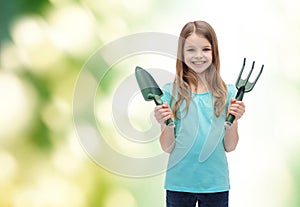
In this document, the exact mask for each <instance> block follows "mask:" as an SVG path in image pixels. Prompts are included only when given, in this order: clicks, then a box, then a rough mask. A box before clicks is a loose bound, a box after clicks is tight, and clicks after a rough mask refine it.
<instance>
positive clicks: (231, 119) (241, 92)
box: [225, 87, 245, 128]
mask: <svg viewBox="0 0 300 207" xmlns="http://www.w3.org/2000/svg"><path fill="white" fill-rule="evenodd" d="M244 94H245V87H241V88H239V90H238V92H237V94H236V96H235V99H236V100H238V101H241V100H243V97H244ZM234 119H235V116H234V115H232V114H228V116H227V117H226V121H225V127H226V128H229V127H230V126H231V124H232V123H233V122H234Z"/></svg>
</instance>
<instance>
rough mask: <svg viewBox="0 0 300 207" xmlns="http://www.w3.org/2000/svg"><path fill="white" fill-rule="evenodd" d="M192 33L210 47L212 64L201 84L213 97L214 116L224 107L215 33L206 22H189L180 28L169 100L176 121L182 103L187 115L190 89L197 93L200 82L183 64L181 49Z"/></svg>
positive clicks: (223, 84)
mask: <svg viewBox="0 0 300 207" xmlns="http://www.w3.org/2000/svg"><path fill="white" fill-rule="evenodd" d="M194 33H195V34H196V35H199V36H202V37H205V38H206V39H207V40H208V41H209V43H210V44H211V46H212V64H211V66H210V67H209V68H208V69H207V70H206V71H205V76H204V77H205V80H204V81H203V80H202V83H207V86H206V87H207V89H208V90H209V91H210V92H211V93H212V95H213V100H214V103H213V104H214V114H215V115H216V116H217V117H219V116H220V114H221V113H222V111H223V110H224V108H225V106H226V100H227V87H226V84H225V82H224V81H223V80H222V78H221V76H220V58H219V49H218V41H217V36H216V33H215V31H214V29H213V28H212V27H211V26H210V25H209V24H208V23H207V22H204V21H195V22H189V23H187V24H186V25H185V26H184V27H183V28H182V30H181V33H180V37H179V41H178V50H177V60H176V77H175V80H174V85H173V91H172V98H171V105H172V112H173V115H174V117H175V119H177V120H178V119H180V118H179V117H178V114H177V112H178V110H179V108H180V106H181V104H182V103H183V102H184V101H185V108H184V110H185V112H186V114H187V113H188V108H189V105H190V102H191V99H192V87H195V89H196V91H197V85H198V81H201V80H200V79H199V76H198V75H197V73H196V72H195V71H194V70H192V69H190V68H189V67H188V66H187V65H186V64H185V62H184V53H183V48H184V44H185V41H186V38H187V37H189V36H190V35H192V34H194ZM175 94H176V96H175ZM174 97H176V99H175V98H174Z"/></svg>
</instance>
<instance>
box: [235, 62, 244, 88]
mask: <svg viewBox="0 0 300 207" xmlns="http://www.w3.org/2000/svg"><path fill="white" fill-rule="evenodd" d="M245 64H246V58H244V63H243V66H242V69H241V71H240V74H239V77H238V78H237V80H236V83H235V86H236V87H237V88H239V87H240V85H239V82H240V80H241V77H242V74H243V71H244V68H245Z"/></svg>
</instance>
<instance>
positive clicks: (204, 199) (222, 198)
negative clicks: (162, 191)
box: [167, 190, 229, 207]
mask: <svg viewBox="0 0 300 207" xmlns="http://www.w3.org/2000/svg"><path fill="white" fill-rule="evenodd" d="M228 195H229V192H228V191H225V192H219V193H186V192H176V191H169V190H167V207H195V206H196V203H197V201H198V207H228Z"/></svg>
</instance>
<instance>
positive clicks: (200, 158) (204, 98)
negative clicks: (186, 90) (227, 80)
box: [162, 83, 236, 193]
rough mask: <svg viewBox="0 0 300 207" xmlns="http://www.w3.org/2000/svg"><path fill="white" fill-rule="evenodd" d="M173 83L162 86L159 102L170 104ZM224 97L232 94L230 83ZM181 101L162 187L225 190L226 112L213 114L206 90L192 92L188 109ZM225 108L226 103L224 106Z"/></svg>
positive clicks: (233, 92)
mask: <svg viewBox="0 0 300 207" xmlns="http://www.w3.org/2000/svg"><path fill="white" fill-rule="evenodd" d="M172 87H173V83H168V84H166V85H165V86H164V87H163V92H164V95H163V97H162V100H163V102H167V103H168V104H169V105H170V99H171V96H172ZM227 91H228V99H227V106H228V104H229V102H230V99H231V98H233V97H234V96H235V94H236V89H235V87H234V86H233V85H227ZM184 106H185V103H183V104H182V105H181V107H180V110H179V112H178V115H179V117H182V119H179V120H175V125H176V127H175V140H176V144H175V147H174V149H173V151H172V152H171V154H170V157H169V161H168V169H167V172H166V180H165V188H166V189H167V190H172V191H181V192H192V193H212V192H222V191H227V190H229V188H230V187H229V172H228V164H227V159H226V154H225V149H224V145H223V139H224V132H225V130H224V122H225V116H226V114H225V113H226V112H225V110H226V109H224V111H223V113H222V114H221V115H220V116H219V117H218V118H217V117H216V116H215V115H214V109H213V97H212V94H211V93H210V92H206V93H203V94H196V93H193V95H192V100H191V102H190V105H189V110H188V113H187V114H186V115H185V113H184V111H183V109H184ZM226 108H227V107H226Z"/></svg>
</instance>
